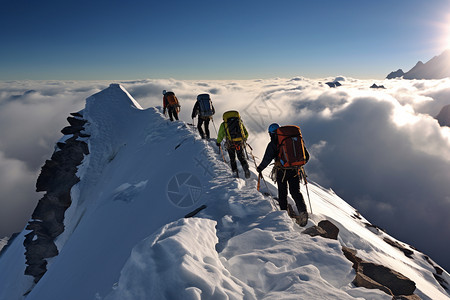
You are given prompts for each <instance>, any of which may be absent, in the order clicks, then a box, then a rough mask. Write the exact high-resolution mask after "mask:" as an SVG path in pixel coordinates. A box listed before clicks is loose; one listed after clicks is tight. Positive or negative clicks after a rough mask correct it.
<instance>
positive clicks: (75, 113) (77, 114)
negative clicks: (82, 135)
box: [70, 111, 83, 118]
mask: <svg viewBox="0 0 450 300" xmlns="http://www.w3.org/2000/svg"><path fill="white" fill-rule="evenodd" d="M70 115H72V116H74V117H78V118H83V115H82V113H81V111H78V112H74V113H70Z"/></svg>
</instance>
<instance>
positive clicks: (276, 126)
mask: <svg viewBox="0 0 450 300" xmlns="http://www.w3.org/2000/svg"><path fill="white" fill-rule="evenodd" d="M278 128H280V125H278V124H277V123H272V124H270V126H269V133H275V131H276V130H277V129H278Z"/></svg>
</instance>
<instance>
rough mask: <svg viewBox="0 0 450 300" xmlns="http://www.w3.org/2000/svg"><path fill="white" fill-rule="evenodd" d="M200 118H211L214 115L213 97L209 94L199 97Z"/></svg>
mask: <svg viewBox="0 0 450 300" xmlns="http://www.w3.org/2000/svg"><path fill="white" fill-rule="evenodd" d="M197 101H198V105H199V112H198V114H199V116H200V117H211V116H212V115H214V110H213V106H212V101H211V97H210V96H209V94H200V95H198V96H197Z"/></svg>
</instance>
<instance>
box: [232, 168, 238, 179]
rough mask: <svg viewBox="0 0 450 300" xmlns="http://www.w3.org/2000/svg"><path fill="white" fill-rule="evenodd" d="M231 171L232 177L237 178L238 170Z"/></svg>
mask: <svg viewBox="0 0 450 300" xmlns="http://www.w3.org/2000/svg"><path fill="white" fill-rule="evenodd" d="M233 173H234V177H236V178H239V171H238V170H237V169H236V170H233Z"/></svg>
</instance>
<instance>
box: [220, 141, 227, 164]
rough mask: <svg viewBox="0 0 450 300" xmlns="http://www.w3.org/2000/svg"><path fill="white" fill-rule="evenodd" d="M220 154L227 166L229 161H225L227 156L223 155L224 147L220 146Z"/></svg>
mask: <svg viewBox="0 0 450 300" xmlns="http://www.w3.org/2000/svg"><path fill="white" fill-rule="evenodd" d="M219 150H220V154H222V159H223V161H224V162H225V163H226V164H227V163H228V162H227V160H226V159H225V155H223V151H222V147H221V146H220V145H219Z"/></svg>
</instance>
